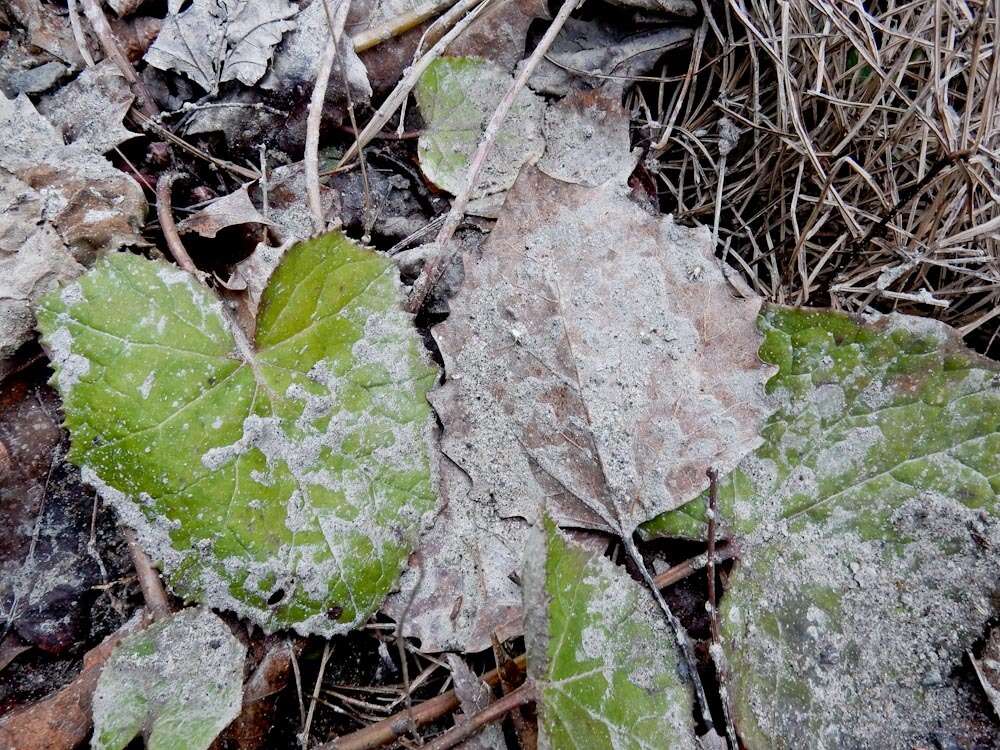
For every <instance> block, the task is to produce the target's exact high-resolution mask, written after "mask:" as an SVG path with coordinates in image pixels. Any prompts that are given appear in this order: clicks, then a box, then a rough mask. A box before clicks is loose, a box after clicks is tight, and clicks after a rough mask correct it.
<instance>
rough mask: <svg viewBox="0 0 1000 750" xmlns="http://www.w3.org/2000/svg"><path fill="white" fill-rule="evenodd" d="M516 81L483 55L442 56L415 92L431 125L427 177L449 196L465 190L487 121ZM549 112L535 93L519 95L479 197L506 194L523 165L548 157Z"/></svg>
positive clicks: (423, 164)
mask: <svg viewBox="0 0 1000 750" xmlns="http://www.w3.org/2000/svg"><path fill="white" fill-rule="evenodd" d="M512 81H513V79H512V77H511V76H510V74H508V73H507V72H506V71H505V70H504V69H503V68H501V67H500V66H499V65H497V64H496V63H493V62H489V61H487V60H483V59H481V58H478V57H442V58H438V59H437V60H435V61H434V62H433V63H431V65H430V67H428V68H427V70H426V71H424V73H423V75H421V76H420V80H419V81H418V82H417V86H416V88H415V90H414V94H415V96H416V99H417V106H418V107H420V114H421V116H422V117H423V118H424V123H425V125H426V127H425V128H424V131H423V133H421V135H420V139H419V141H418V142H417V153H418V155H419V157H420V168H421V169H422V170H423V171H424V174H425V175H426V176H427V179H429V180H430V181H431V182H433V183H434V184H435V185H437V186H438V187H439V188H441V189H442V190H447V191H448V192H449V193H452V194H458V193H459V192H461V191H462V189H463V188H464V187H465V183H466V177H467V172H468V170H469V162H470V160H471V158H472V155H473V154H474V153H475V151H476V148H477V147H478V146H479V141H480V139H481V138H482V136H483V131H484V130H485V129H486V123H487V122H488V121H489V119H490V116H491V115H492V114H493V112H494V110H496V108H497V105H498V104H499V103H500V100H501V99H502V98H503V95H504V93H505V92H506V91H507V88H508V86H510V84H511V82H512ZM543 108H544V103H543V101H542V100H541V99H540V98H539V97H538V96H536V95H535V94H533V93H532V92H531V91H529V90H527V89H524V90H522V91H521V92H520V93H519V94H518V96H517V98H516V99H515V100H514V104H513V106H512V107H511V109H510V112H509V113H508V114H507V118H506V119H505V120H504V122H503V124H502V125H501V127H500V131H499V133H498V134H497V137H496V141H495V143H494V145H493V148H492V149H491V151H490V153H489V154H488V155H487V157H486V162H485V164H484V165H483V169H482V171H481V172H480V176H479V182H478V184H477V185H476V188H475V190H473V191H472V197H473V198H478V197H482V196H484V195H489V194H491V193H498V192H501V191H503V190H506V189H507V188H509V187H510V186H511V185H513V184H514V180H515V179H516V178H517V173H518V172H519V171H520V169H521V165H523V164H525V163H526V162H528V161H531V160H533V159H537V158H538V157H540V156H541V155H542V151H543V150H544V148H545V142H544V140H543V138H542V133H541V128H542V125H541V123H542V113H543Z"/></svg>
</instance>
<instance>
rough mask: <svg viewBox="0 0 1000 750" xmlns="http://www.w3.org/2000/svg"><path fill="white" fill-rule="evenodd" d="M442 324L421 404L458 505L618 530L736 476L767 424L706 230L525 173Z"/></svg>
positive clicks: (754, 335)
mask: <svg viewBox="0 0 1000 750" xmlns="http://www.w3.org/2000/svg"><path fill="white" fill-rule="evenodd" d="M465 273H466V277H465V283H464V285H463V287H462V289H461V291H460V292H459V293H458V295H457V296H456V297H455V298H454V299H453V300H452V302H451V310H452V312H451V315H450V317H449V318H448V320H447V321H445V322H444V323H443V324H442V325H440V326H437V327H436V328H435V329H434V335H435V338H436V339H437V341H438V344H439V346H440V350H441V353H442V356H443V357H444V361H445V366H446V371H447V373H448V380H447V382H446V383H445V385H444V386H443V387H442V388H440V389H437V390H436V391H435V393H434V394H433V395H432V400H433V403H434V406H435V409H436V410H437V412H438V414H439V415H440V417H441V420H442V423H443V425H444V439H443V450H444V452H445V453H446V454H447V455H448V456H449V457H450V458H451V459H452V460H453V461H455V463H457V464H458V465H459V466H460V467H461V468H462V469H463V470H464V471H465V472H466V473H467V474H468V475H469V477H470V478H471V479H472V490H471V493H470V497H471V498H472V499H474V500H476V501H477V502H481V503H484V504H490V505H492V506H493V507H495V508H496V512H497V514H498V515H499V516H501V517H508V516H521V517H524V518H529V519H532V518H536V517H537V516H538V513H539V509H540V508H543V507H544V508H546V509H547V510H548V512H549V513H550V514H551V515H552V516H553V517H554V518H555V519H556V521H557V522H558V523H559V524H560V525H562V526H569V527H575V528H589V529H597V530H603V531H608V532H611V533H614V534H625V535H628V534H631V532H632V531H633V530H634V529H635V528H636V526H637V525H638V524H640V523H642V522H645V521H647V520H649V519H651V518H653V517H654V516H656V515H657V514H658V513H660V512H662V511H664V510H667V509H669V508H674V507H677V506H679V505H681V504H683V503H685V502H687V501H688V500H689V499H691V498H693V497H695V496H697V494H698V492H699V491H701V489H702V488H703V487H704V486H705V484H706V479H705V467H706V466H709V465H716V466H719V467H725V468H726V469H731V468H733V467H734V466H735V465H736V463H737V462H738V461H739V460H740V459H741V458H742V457H743V456H744V455H746V454H747V453H749V452H751V451H752V450H753V449H754V448H755V447H756V446H757V445H758V444H759V442H760V438H759V436H758V431H759V425H760V424H761V422H762V420H763V418H764V416H765V415H766V404H765V399H764V387H763V384H764V381H765V380H766V379H767V376H768V374H769V371H770V370H769V368H767V367H765V366H764V365H763V364H762V363H761V362H760V359H759V358H758V356H757V349H758V347H759V342H760V334H759V333H758V331H757V328H756V325H755V319H756V315H757V310H758V308H759V305H760V302H759V300H758V299H757V298H754V297H753V296H752V295H750V294H749V293H747V296H746V297H745V298H743V299H738V298H736V297H735V296H734V295H733V294H732V292H731V289H730V287H729V286H728V285H727V284H726V282H725V280H724V279H723V277H722V273H721V271H720V270H719V265H718V262H717V261H716V260H715V258H714V256H713V254H712V247H711V241H710V239H709V236H708V233H707V231H705V230H704V229H687V228H684V227H680V226H677V225H676V224H674V223H673V221H672V220H671V219H670V218H669V217H662V216H655V215H652V214H650V213H647V212H646V211H644V210H643V209H642V208H641V207H640V206H639V205H638V204H637V203H635V202H634V201H633V200H632V199H631V198H630V197H629V195H628V193H627V188H625V187H624V186H623V185H620V184H618V183H617V182H614V181H611V182H608V183H606V184H604V185H602V186H600V187H598V188H587V187H581V186H577V185H570V184H567V183H564V182H561V181H559V180H555V179H553V178H551V177H547V176H545V175H543V174H541V173H540V172H539V171H537V170H536V169H533V168H525V169H524V170H522V173H521V176H520V177H519V178H518V182H517V184H516V185H515V186H514V188H513V189H512V190H511V191H510V194H509V195H508V197H507V201H506V204H505V209H504V213H503V215H502V216H501V217H500V220H499V221H498V222H497V224H496V227H495V228H494V230H493V232H492V233H491V234H490V237H489V239H488V241H487V243H486V245H485V247H484V249H483V254H482V258H480V259H479V260H477V262H475V263H468V264H467V265H466V269H465Z"/></svg>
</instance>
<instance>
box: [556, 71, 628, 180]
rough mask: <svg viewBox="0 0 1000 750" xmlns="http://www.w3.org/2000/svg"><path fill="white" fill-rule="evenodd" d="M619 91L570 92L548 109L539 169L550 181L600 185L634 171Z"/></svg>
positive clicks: (626, 113) (626, 118) (626, 122)
mask: <svg viewBox="0 0 1000 750" xmlns="http://www.w3.org/2000/svg"><path fill="white" fill-rule="evenodd" d="M620 97H621V93H620V90H619V88H618V87H617V86H615V87H612V89H611V91H610V92H607V91H604V90H603V89H593V90H590V91H572V92H570V93H569V94H568V95H567V96H565V97H563V98H562V99H560V100H559V101H558V102H556V103H555V104H552V105H549V107H548V108H547V109H546V110H545V123H544V126H543V129H542V132H543V134H544V135H545V153H544V154H543V155H542V158H541V159H540V160H539V162H538V168H539V169H540V170H542V171H543V172H545V174H547V175H549V176H550V177H555V178H557V179H560V180H564V181H566V182H575V183H577V184H578V185H590V186H597V185H600V184H601V183H603V182H607V181H608V180H610V179H612V178H613V177H616V176H627V175H628V174H630V173H631V172H632V169H633V168H634V166H635V160H634V159H632V158H631V156H630V154H631V149H630V147H629V132H628V131H629V116H628V112H626V111H625V108H624V107H623V106H622V105H621V100H620Z"/></svg>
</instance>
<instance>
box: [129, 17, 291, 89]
mask: <svg viewBox="0 0 1000 750" xmlns="http://www.w3.org/2000/svg"><path fill="white" fill-rule="evenodd" d="M296 12H297V10H296V8H295V6H294V5H292V4H291V3H289V2H287V0H194V2H193V3H192V4H191V6H190V7H189V8H188V9H187V10H185V11H183V12H182V13H169V14H168V15H167V18H166V19H165V20H164V22H163V28H162V29H161V30H160V34H159V36H157V37H156V41H155V42H154V43H153V46H152V47H150V48H149V51H148V52H147V53H146V56H145V60H146V62H148V63H149V64H150V65H152V66H153V67H155V68H159V69H160V70H176V71H177V72H178V73H183V74H184V75H186V76H187V77H188V78H190V79H191V80H192V81H194V82H195V83H197V84H198V85H199V86H201V87H202V88H203V89H205V91H208V92H209V93H213V94H214V93H216V92H217V91H218V90H219V84H220V83H223V82H225V81H234V80H238V81H240V82H242V83H245V84H246V85H247V86H252V85H253V84H255V83H257V81H259V80H260V79H261V78H262V77H263V76H264V73H265V72H266V71H267V64H268V62H269V61H270V59H271V55H272V54H273V52H274V47H275V45H277V44H278V42H280V41H281V35H282V34H284V33H285V32H286V31H288V30H289V29H293V28H295V22H294V21H291V20H289V19H290V18H291V17H292V16H294V15H295V14H296Z"/></svg>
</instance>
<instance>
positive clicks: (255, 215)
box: [177, 185, 271, 238]
mask: <svg viewBox="0 0 1000 750" xmlns="http://www.w3.org/2000/svg"><path fill="white" fill-rule="evenodd" d="M270 223H271V222H270V221H268V220H267V219H266V218H264V216H263V215H262V214H261V213H260V211H258V210H257V207H256V206H255V205H254V204H253V201H251V200H250V195H249V194H248V193H247V188H246V185H244V186H243V187H241V188H240V189H239V190H236V191H235V192H232V193H230V194H229V195H224V196H222V197H221V198H216V199H215V200H214V201H212V202H211V203H209V204H208V205H207V206H205V207H204V208H202V209H201V210H200V211H198V212H197V213H194V214H191V216H189V217H187V218H186V219H184V221H182V222H181V223H180V224H178V225H177V228H178V229H179V230H180V231H181V232H194V233H195V234H199V235H201V236H202V237H209V238H211V237H215V235H217V234H218V233H219V232H220V231H221V230H223V229H225V228H227V227H234V226H238V225H239V224H270Z"/></svg>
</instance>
